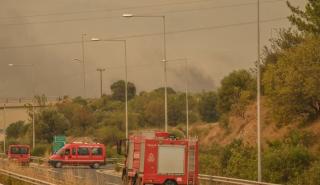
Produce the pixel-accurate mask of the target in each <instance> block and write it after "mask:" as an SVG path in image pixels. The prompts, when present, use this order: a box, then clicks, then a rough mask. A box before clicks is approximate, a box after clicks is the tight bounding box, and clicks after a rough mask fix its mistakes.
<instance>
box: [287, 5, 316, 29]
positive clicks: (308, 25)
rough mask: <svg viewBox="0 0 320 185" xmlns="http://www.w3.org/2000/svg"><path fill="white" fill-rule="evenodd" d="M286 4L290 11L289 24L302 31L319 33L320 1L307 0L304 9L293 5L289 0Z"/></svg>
mask: <svg viewBox="0 0 320 185" xmlns="http://www.w3.org/2000/svg"><path fill="white" fill-rule="evenodd" d="M287 5H288V7H289V9H290V10H291V11H292V15H290V16H289V21H290V22H291V24H293V25H294V26H296V27H297V28H298V29H299V30H300V31H302V32H305V33H311V34H314V35H319V34H320V1H318V0H308V2H307V4H306V6H305V10H301V9H299V8H298V7H294V6H293V5H292V4H291V3H290V2H289V1H287Z"/></svg>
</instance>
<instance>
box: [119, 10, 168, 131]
mask: <svg viewBox="0 0 320 185" xmlns="http://www.w3.org/2000/svg"><path fill="white" fill-rule="evenodd" d="M122 17H126V18H132V17H143V18H162V24H163V60H162V62H163V72H164V111H165V126H164V130H165V132H167V131H168V93H167V43H166V42H167V41H166V17H165V16H153V15H133V14H129V13H125V14H122Z"/></svg>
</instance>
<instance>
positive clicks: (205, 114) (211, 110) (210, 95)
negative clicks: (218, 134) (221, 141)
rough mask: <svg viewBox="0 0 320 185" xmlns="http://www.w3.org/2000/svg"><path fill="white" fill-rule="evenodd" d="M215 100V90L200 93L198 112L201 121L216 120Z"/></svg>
mask: <svg viewBox="0 0 320 185" xmlns="http://www.w3.org/2000/svg"><path fill="white" fill-rule="evenodd" d="M217 101H218V99H217V94H216V93H215V92H205V93H203V94H201V96H200V101H199V113H200V116H201V119H202V120H203V121H205V122H214V121H217V120H218V117H219V116H218V112H217Z"/></svg>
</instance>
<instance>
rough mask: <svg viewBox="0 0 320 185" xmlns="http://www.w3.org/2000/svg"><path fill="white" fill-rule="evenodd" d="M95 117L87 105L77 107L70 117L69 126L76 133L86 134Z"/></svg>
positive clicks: (92, 125) (94, 121)
mask: <svg viewBox="0 0 320 185" xmlns="http://www.w3.org/2000/svg"><path fill="white" fill-rule="evenodd" d="M95 123H96V118H95V117H94V115H93V113H92V112H90V110H89V109H88V108H87V107H77V108H76V109H75V110H74V113H73V116H72V118H71V126H72V127H73V130H71V132H73V133H74V134H76V135H83V134H87V133H88V132H87V131H88V129H89V128H93V127H94V126H95V125H96V124H95Z"/></svg>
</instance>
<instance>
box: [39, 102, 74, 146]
mask: <svg viewBox="0 0 320 185" xmlns="http://www.w3.org/2000/svg"><path fill="white" fill-rule="evenodd" d="M35 123H36V125H35V126H36V129H35V130H36V136H37V139H38V140H45V141H47V142H52V140H53V136H54V135H64V134H65V133H66V130H67V129H68V128H69V126H70V123H69V121H68V120H67V119H66V118H65V117H64V115H63V114H61V113H59V112H58V111H57V109H55V108H51V107H50V108H46V109H43V110H41V111H40V112H39V113H38V114H37V115H36V122H35Z"/></svg>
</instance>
